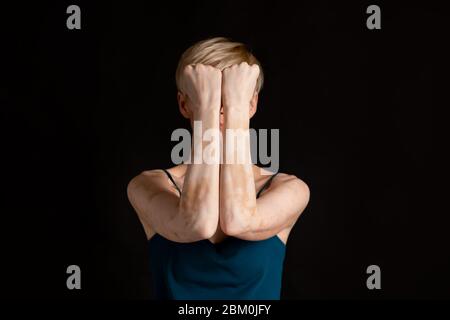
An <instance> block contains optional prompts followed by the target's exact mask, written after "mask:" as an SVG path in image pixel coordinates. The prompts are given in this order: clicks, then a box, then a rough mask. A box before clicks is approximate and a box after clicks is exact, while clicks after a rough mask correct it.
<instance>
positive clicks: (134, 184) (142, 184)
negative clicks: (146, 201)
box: [127, 169, 165, 198]
mask: <svg viewBox="0 0 450 320" xmlns="http://www.w3.org/2000/svg"><path fill="white" fill-rule="evenodd" d="M164 176H165V173H164V171H162V170H160V169H154V170H146V171H142V172H141V173H140V174H138V175H137V176H135V177H133V178H132V179H131V180H130V181H129V182H128V185H127V192H128V197H129V198H130V196H131V195H132V194H133V193H134V192H135V191H137V190H139V189H152V188H154V187H157V186H158V185H160V184H161V185H162V183H163V181H164Z"/></svg>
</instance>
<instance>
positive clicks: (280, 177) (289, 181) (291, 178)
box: [271, 172, 309, 197]
mask: <svg viewBox="0 0 450 320" xmlns="http://www.w3.org/2000/svg"><path fill="white" fill-rule="evenodd" d="M271 184H272V185H273V186H279V185H283V186H286V187H287V188H290V189H292V190H294V191H298V192H301V193H304V194H306V195H308V197H309V187H308V185H307V184H306V182H305V181H303V180H302V179H300V178H299V177H297V176H295V175H293V174H289V173H282V172H279V173H277V174H276V176H275V177H274V178H273V179H272V183H271Z"/></svg>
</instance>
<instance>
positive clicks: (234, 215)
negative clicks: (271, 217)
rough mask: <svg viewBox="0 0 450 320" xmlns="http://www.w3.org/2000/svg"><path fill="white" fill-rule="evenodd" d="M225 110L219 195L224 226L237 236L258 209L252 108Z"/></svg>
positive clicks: (225, 108) (222, 226)
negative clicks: (251, 127) (251, 145)
mask: <svg viewBox="0 0 450 320" xmlns="http://www.w3.org/2000/svg"><path fill="white" fill-rule="evenodd" d="M240 110H243V111H240ZM224 112H225V114H224V117H225V119H224V131H225V132H224V139H223V152H224V163H223V164H222V165H221V171H220V175H221V176H220V197H219V199H220V225H221V228H222V230H223V231H224V232H225V233H227V234H228V235H236V234H238V233H240V232H243V231H245V230H247V229H248V228H249V226H250V221H251V219H252V217H253V216H254V214H255V212H256V194H255V193H256V192H255V184H254V177H253V168H252V167H253V166H252V162H251V153H250V150H251V148H250V134H249V116H248V108H236V109H235V108H231V107H227V106H224ZM236 136H237V139H236Z"/></svg>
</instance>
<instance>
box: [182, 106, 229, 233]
mask: <svg viewBox="0 0 450 320" xmlns="http://www.w3.org/2000/svg"><path fill="white" fill-rule="evenodd" d="M219 112H220V111H219V108H218V107H217V108H214V109H213V110H207V111H201V112H197V113H196V114H194V120H195V121H200V122H201V125H202V130H200V131H199V132H196V131H195V130H194V138H193V142H192V153H191V164H188V166H187V170H186V175H185V179H184V185H183V191H182V195H181V199H180V207H179V209H180V210H179V212H180V217H181V219H182V220H183V222H184V226H185V227H186V228H187V229H188V230H193V231H195V232H199V233H200V234H201V235H203V237H205V238H208V237H210V236H212V234H213V233H214V232H215V230H216V229H217V225H218V221H219V170H220V163H219V161H218V160H217V161H212V162H211V161H205V160H206V159H204V157H203V153H204V152H203V151H204V150H205V148H206V147H208V148H215V150H217V151H216V152H217V153H219V151H220V141H219V140H217V141H215V140H212V141H210V142H209V141H203V139H202V137H203V133H204V132H205V131H206V130H209V129H213V130H219Z"/></svg>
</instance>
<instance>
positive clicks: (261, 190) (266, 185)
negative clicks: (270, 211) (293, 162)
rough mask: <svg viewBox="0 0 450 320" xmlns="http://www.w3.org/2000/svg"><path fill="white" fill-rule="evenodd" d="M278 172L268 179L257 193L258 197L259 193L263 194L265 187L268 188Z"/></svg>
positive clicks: (257, 196)
mask: <svg viewBox="0 0 450 320" xmlns="http://www.w3.org/2000/svg"><path fill="white" fill-rule="evenodd" d="M277 174H278V172H277V173H275V174H274V175H272V176H271V177H270V178H269V179H267V181H266V183H264V185H263V187H262V188H261V189H260V190H259V192H258V194H257V195H256V198H259V195H260V194H261V192H263V191H264V190H265V189H267V187H268V186H269V185H270V183H271V182H272V180H273V178H274V177H275V176H276V175H277Z"/></svg>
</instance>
